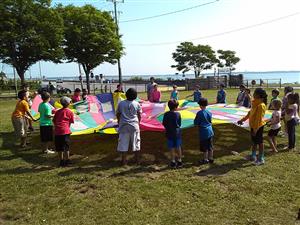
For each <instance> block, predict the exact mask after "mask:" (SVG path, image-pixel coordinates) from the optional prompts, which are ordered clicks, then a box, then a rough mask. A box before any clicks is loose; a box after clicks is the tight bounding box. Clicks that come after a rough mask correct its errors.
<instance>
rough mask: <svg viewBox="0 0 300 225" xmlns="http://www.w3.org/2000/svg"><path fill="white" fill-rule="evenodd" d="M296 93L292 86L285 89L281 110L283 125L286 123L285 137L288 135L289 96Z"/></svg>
mask: <svg viewBox="0 0 300 225" xmlns="http://www.w3.org/2000/svg"><path fill="white" fill-rule="evenodd" d="M293 92H294V88H293V87H291V86H287V87H285V88H284V96H283V98H282V109H281V117H282V118H283V123H284V134H283V136H285V135H288V133H287V124H286V122H287V121H286V119H285V113H286V109H287V108H288V96H289V95H290V94H293Z"/></svg>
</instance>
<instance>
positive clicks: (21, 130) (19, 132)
mask: <svg viewBox="0 0 300 225" xmlns="http://www.w3.org/2000/svg"><path fill="white" fill-rule="evenodd" d="M11 121H12V124H13V127H14V130H15V134H16V136H17V138H21V137H26V136H27V128H28V124H27V122H26V118H25V117H12V118H11Z"/></svg>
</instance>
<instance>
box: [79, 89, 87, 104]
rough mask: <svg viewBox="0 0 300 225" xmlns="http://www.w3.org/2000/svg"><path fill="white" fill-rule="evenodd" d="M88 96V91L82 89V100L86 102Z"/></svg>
mask: <svg viewBox="0 0 300 225" xmlns="http://www.w3.org/2000/svg"><path fill="white" fill-rule="evenodd" d="M87 95H88V92H87V90H86V89H82V95H81V97H82V100H83V101H85V100H86V97H87Z"/></svg>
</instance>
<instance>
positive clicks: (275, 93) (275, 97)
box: [268, 89, 281, 110]
mask: <svg viewBox="0 0 300 225" xmlns="http://www.w3.org/2000/svg"><path fill="white" fill-rule="evenodd" d="M278 96H279V90H278V89H273V90H272V98H271V101H270V105H269V107H268V109H269V110H274V108H273V103H272V102H273V101H274V100H279V101H281V100H280V99H279V97H278Z"/></svg>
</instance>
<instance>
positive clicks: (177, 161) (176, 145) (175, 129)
mask: <svg viewBox="0 0 300 225" xmlns="http://www.w3.org/2000/svg"><path fill="white" fill-rule="evenodd" d="M168 107H169V109H170V111H168V112H166V113H165V114H164V117H163V126H164V127H165V130H166V137H167V145H168V148H169V150H170V158H171V162H170V167H171V168H176V167H177V168H181V167H182V159H181V158H182V152H181V144H182V139H181V131H180V127H181V116H180V113H179V112H176V109H177V107H178V102H177V101H176V100H174V99H172V100H169V102H168Z"/></svg>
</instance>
